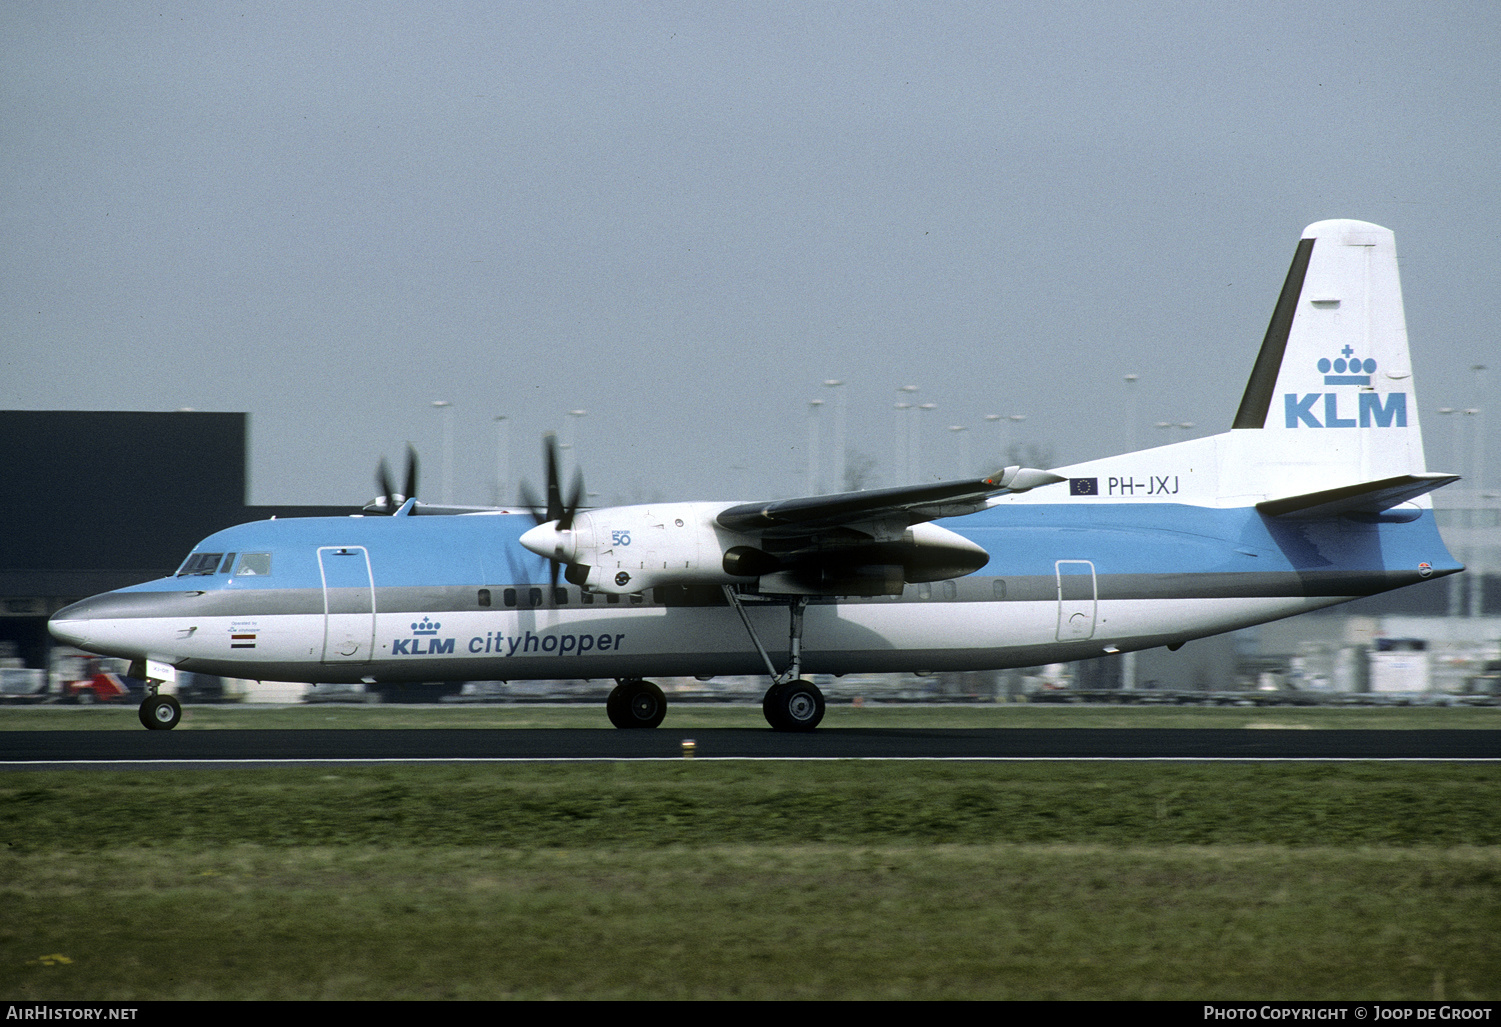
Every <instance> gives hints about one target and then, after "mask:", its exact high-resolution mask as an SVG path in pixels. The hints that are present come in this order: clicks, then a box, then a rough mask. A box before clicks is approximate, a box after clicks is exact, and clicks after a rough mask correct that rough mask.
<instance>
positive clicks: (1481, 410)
mask: <svg viewBox="0 0 1501 1027" xmlns="http://www.w3.org/2000/svg"><path fill="white" fill-rule="evenodd" d="M1470 372H1471V373H1472V374H1473V375H1474V382H1475V404H1474V405H1475V491H1476V492H1477V493H1481V492H1484V491H1485V365H1484V364H1471V365H1470ZM1465 413H1469V411H1468V410H1466V411H1465Z"/></svg>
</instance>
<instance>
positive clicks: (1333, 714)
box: [0, 698, 1501, 731]
mask: <svg viewBox="0 0 1501 1027" xmlns="http://www.w3.org/2000/svg"><path fill="white" fill-rule="evenodd" d="M670 702H671V700H670V698H669V703H670ZM823 726H824V728H826V729H830V730H832V729H837V728H843V727H876V728H933V729H942V728H998V727H1075V728H1122V727H1138V728H1140V727H1170V728H1195V727H1213V728H1288V729H1301V728H1325V729H1350V728H1354V729H1371V728H1378V729H1393V730H1397V729H1405V730H1424V729H1430V728H1450V729H1459V728H1465V729H1476V730H1492V731H1494V730H1501V706H1448V707H1426V706H1396V707H1386V706H1375V707H1370V706H1356V707H1297V708H1280V707H1268V708H1259V707H1243V706H1230V707H1214V706H1208V707H1199V706H1167V707H1157V706H1149V707H1132V706H1093V705H1091V706H1071V705H1070V706H1055V705H1043V704H1036V703H1031V704H1029V703H982V704H975V705H935V706H910V705H878V704H869V705H866V706H863V707H855V706H850V705H831V706H829V708H828V713H827V714H826V716H825V717H824V722H823ZM312 727H316V728H354V729H372V728H418V727H420V728H544V727H561V728H598V729H600V730H604V731H608V730H613V728H611V727H610V722H609V721H608V720H607V719H605V711H604V704H603V703H596V704H583V705H576V706H575V705H567V706H539V705H514V706H512V705H504V706H502V705H473V706H470V705H432V706H408V705H401V704H392V705H385V706H381V705H372V706H365V705H335V704H311V705H294V706H257V707H237V706H232V705H222V706H194V705H189V706H187V707H185V708H184V710H183V719H182V723H181V724H180V725H179V726H178V727H177V728H176V730H178V731H205V730H215V729H221V728H239V729H247V728H248V729H266V730H270V729H279V730H285V729H293V728H312ZM709 727H736V728H742V727H743V728H765V727H766V720H765V718H764V717H762V715H761V708H760V706H759V705H754V704H743V705H721V704H695V703H678V704H675V705H670V706H669V708H668V712H667V720H666V721H665V722H664V724H663V728H664V729H669V730H679V729H685V730H686V729H693V728H709ZM60 730H68V731H77V730H90V731H93V730H98V731H139V730H141V725H140V722H139V721H137V720H136V711H135V707H133V706H130V707H126V706H107V707H105V706H94V707H78V706H12V707H0V731H60Z"/></svg>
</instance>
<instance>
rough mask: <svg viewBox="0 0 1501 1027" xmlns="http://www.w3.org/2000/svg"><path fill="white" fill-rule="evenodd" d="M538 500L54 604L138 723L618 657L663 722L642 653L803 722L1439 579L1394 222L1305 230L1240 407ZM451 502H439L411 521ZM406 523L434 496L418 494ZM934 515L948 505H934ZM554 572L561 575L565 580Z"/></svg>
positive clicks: (249, 531) (617, 673) (423, 520)
mask: <svg viewBox="0 0 1501 1027" xmlns="http://www.w3.org/2000/svg"><path fill="white" fill-rule="evenodd" d="M547 453H548V471H547V499H546V502H545V504H539V503H533V504H532V506H533V507H534V509H533V510H532V511H531V512H530V513H527V512H519V513H511V512H505V511H488V512H479V513H458V512H456V511H455V510H454V509H453V508H441V507H425V506H422V505H420V504H418V503H417V502H416V501H415V499H412V498H408V497H409V496H410V495H411V494H412V493H414V492H415V480H414V479H415V465H413V466H412V468H411V470H410V471H409V477H408V484H407V495H406V496H403V495H399V494H394V493H393V490H392V489H391V487H390V484H389V480H388V476H387V475H386V473H385V470H384V465H382V471H381V481H382V491H383V492H384V493H385V494H386V495H385V496H384V497H383V498H382V499H380V500H378V501H377V502H376V503H374V504H372V506H371V507H367V511H373V512H382V513H393V512H394V516H356V517H341V518H330V517H314V518H294V519H288V520H271V521H259V522H256V523H252V524H242V525H240V526H238V527H234V528H229V529H227V530H225V531H220V532H217V533H215V534H213V535H210V536H209V537H208V538H206V539H204V540H203V542H201V543H200V544H199V545H198V546H197V547H196V548H195V549H194V550H193V552H192V553H191V554H190V555H189V556H188V558H187V559H186V561H185V562H184V563H183V565H182V567H181V569H180V570H179V571H178V572H177V573H176V574H174V575H173V576H172V577H169V578H163V579H161V580H159V581H149V582H146V583H145V584H141V585H136V586H133V587H131V588H124V589H120V590H118V591H115V592H110V593H107V594H105V595H100V596H95V597H93V598H92V599H86V600H84V601H82V602H79V603H75V604H73V605H71V606H68V607H67V608H65V609H63V610H60V611H58V612H57V614H56V615H54V616H53V618H52V620H51V624H50V627H51V631H52V634H53V635H54V636H56V637H57V638H58V639H60V640H61V641H64V642H67V643H70V644H72V645H76V646H78V647H80V648H82V649H87V650H89V651H92V652H96V653H102V654H105V655H109V656H121V657H128V658H130V659H131V660H133V661H137V662H136V664H135V672H136V673H137V675H138V676H142V677H145V678H147V680H148V684H149V685H150V691H151V694H150V696H149V697H148V699H147V700H146V701H145V703H143V705H142V706H141V721H142V723H144V724H145V725H146V726H147V727H149V728H154V729H166V728H171V727H173V726H175V725H176V724H177V722H178V720H179V718H180V717H181V710H180V708H179V707H178V704H177V701H176V699H174V698H173V697H172V696H171V695H170V694H168V692H169V691H170V689H168V690H166V691H158V687H157V686H159V685H160V684H163V683H167V682H171V681H172V680H173V675H174V674H175V673H176V672H177V671H197V672H202V673H208V674H221V675H228V676H234V677H242V678H257V679H272V680H281V681H309V682H312V681H320V682H359V681H363V682H367V683H374V682H401V681H408V682H410V681H434V680H447V681H454V680H475V679H499V680H519V679H520V680H524V679H529V678H531V679H535V678H553V679H556V678H614V679H615V680H616V681H617V686H616V687H615V689H614V691H613V692H611V694H610V698H609V701H608V703H607V710H608V713H609V717H610V720H611V721H612V722H613V723H614V724H615V726H617V727H622V728H631V727H640V728H649V727H655V726H657V725H658V724H660V723H661V722H662V718H663V716H664V714H665V713H666V701H665V700H664V698H663V695H662V692H661V690H660V689H659V688H658V687H657V686H656V685H654V684H652V683H651V682H650V681H648V680H646V679H647V678H648V677H651V676H659V675H684V676H686V675H698V676H712V675H728V674H759V673H762V672H763V671H764V672H765V673H766V674H768V675H769V676H770V678H771V685H770V688H769V689H768V690H767V692H766V697H765V700H764V701H763V708H764V710H765V714H766V719H767V721H769V722H770V724H771V726H772V727H773V728H776V729H778V730H784V731H798V730H811V729H812V728H814V727H815V726H816V725H817V724H818V722H819V720H820V719H821V718H822V716H823V712H824V699H823V696H822V694H821V693H820V692H819V690H818V688H817V687H815V686H814V685H813V683H812V682H810V681H808V680H805V679H804V678H803V675H804V674H805V673H813V674H835V675H838V674H847V673H852V672H879V671H899V672H921V671H957V670H977V669H987V668H1005V667H1024V666H1033V665H1036V664H1043V663H1055V662H1062V661H1068V660H1083V659H1088V658H1090V657H1097V656H1100V655H1102V654H1105V653H1118V652H1129V651H1132V650H1139V649H1147V648H1151V647H1155V646H1167V647H1168V648H1169V649H1176V648H1177V647H1179V646H1181V645H1182V644H1183V643H1184V642H1186V641H1188V640H1190V639H1194V638H1201V637H1203V636H1206V635H1213V634H1216V633H1218V632H1222V631H1230V630H1233V629H1235V628H1241V627H1245V626H1247V625H1251V624H1258V623H1262V622H1264V621H1270V620H1276V619H1278V618H1281V617H1289V616H1292V615H1294V614H1298V613H1303V612H1305V611H1308V610H1315V609H1319V608H1320V607H1325V606H1331V605H1333V604H1335V603H1341V602H1345V601H1348V600H1351V599H1355V598H1358V597H1360V596H1367V595H1371V594H1373V593H1377V592H1384V591H1386V590H1388V589H1393V588H1398V587H1401V586H1403V585H1410V584H1413V583H1414V582H1418V581H1422V580H1424V579H1427V578H1434V577H1440V576H1443V575H1446V574H1453V573H1455V572H1456V571H1459V570H1462V569H1463V568H1462V567H1461V566H1460V565H1459V564H1458V563H1456V562H1455V561H1454V559H1453V557H1451V556H1450V555H1449V552H1448V550H1447V549H1445V547H1444V543H1443V540H1442V539H1440V537H1439V534H1438V531H1437V529H1436V527H1435V525H1434V519H1433V510H1432V502H1431V499H1430V497H1429V496H1428V493H1429V492H1431V491H1432V490H1433V489H1436V488H1438V487H1440V486H1442V485H1446V484H1448V483H1450V482H1452V481H1455V480H1456V479H1457V476H1456V475H1452V474H1438V473H1432V472H1429V471H1428V470H1427V468H1426V466H1425V464H1424V459H1423V441H1422V435H1421V433H1420V431H1419V427H1418V402H1417V393H1416V391H1415V389H1414V385H1413V373H1412V364H1411V363H1410V361H1409V359H1408V349H1407V328H1406V322H1405V319H1404V316H1403V312H1402V295H1401V287H1400V284H1399V282H1398V276H1397V252H1396V246H1395V243H1394V241H1393V237H1392V233H1391V232H1390V231H1388V230H1387V229H1385V228H1380V227H1377V226H1376V225H1370V224H1365V223H1363V222H1359V221H1321V222H1319V223H1317V224H1314V225H1310V226H1309V227H1308V229H1307V230H1305V231H1304V233H1303V237H1302V240H1301V241H1300V242H1299V243H1298V247H1297V251H1296V254H1295V256H1294V257H1293V262H1292V267H1291V269H1290V270H1289V272H1288V275H1287V281H1286V284H1285V285H1284V286H1283V288H1282V295H1281V297H1280V298H1279V299H1278V301H1277V306H1276V309H1275V311H1274V312H1273V314H1272V320H1271V325H1270V327H1269V328H1268V329H1267V333H1266V338H1265V340H1264V341H1263V342H1262V345H1261V351H1260V354H1259V355H1258V356H1257V358H1256V363H1255V366H1254V368H1253V369H1252V372H1251V378H1250V382H1249V384H1248V385H1247V386H1246V390H1245V394H1244V397H1243V398H1242V400H1241V403H1240V408H1239V410H1237V412H1236V414H1235V420H1234V422H1233V424H1232V425H1231V429H1230V430H1229V431H1228V432H1225V433H1224V434H1221V435H1216V436H1213V437H1211V438H1204V439H1195V440H1191V441H1187V442H1180V443H1177V444H1175V445H1170V446H1162V447H1159V448H1157V449H1149V450H1144V451H1142V452H1137V453H1128V454H1126V455H1124V456H1117V457H1109V458H1106V459H1101V460H1091V461H1088V462H1086V463H1081V464H1076V465H1074V466H1071V467H1066V468H1060V469H1058V470H1057V471H1056V472H1054V473H1049V472H1047V471H1042V470H1036V469H1030V468H1022V467H1008V468H1006V469H1005V470H1004V471H1000V472H997V473H996V474H995V475H992V476H991V477H988V478H983V479H974V480H969V481H951V482H943V483H939V484H927V485H912V486H906V487H900V488H887V489H876V490H872V491H866V492H853V493H846V494H842V495H829V496H810V497H808V498H804V499H789V500H782V501H778V502H764V503H744V502H687V503H651V504H647V505H645V506H622V507H605V508H597V509H591V510H583V509H580V508H579V499H580V497H581V496H582V494H583V491H582V484H581V482H580V480H579V479H577V478H575V479H574V481H573V483H572V485H571V488H570V495H569V496H568V497H567V499H566V500H565V498H564V496H563V490H562V488H561V485H560V482H559V480H558V471H557V460H556V453H555V449H553V448H549V449H548V451H547ZM428 514H440V515H442V516H425V515H428ZM419 515H423V516H419ZM938 520H943V521H944V522H945V526H942V527H940V526H939V525H938V524H936V523H934V522H935V521H938ZM560 571H561V572H562V577H563V579H564V582H565V584H562V585H560V584H559V583H558V576H559V572H560Z"/></svg>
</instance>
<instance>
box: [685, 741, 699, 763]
mask: <svg viewBox="0 0 1501 1027" xmlns="http://www.w3.org/2000/svg"><path fill="white" fill-rule="evenodd" d="M697 748H698V743H697V742H695V741H694V740H693V739H691V738H685V739H683V759H685V760H691V759H692V758H693V753H694V751H695V750H696V749H697Z"/></svg>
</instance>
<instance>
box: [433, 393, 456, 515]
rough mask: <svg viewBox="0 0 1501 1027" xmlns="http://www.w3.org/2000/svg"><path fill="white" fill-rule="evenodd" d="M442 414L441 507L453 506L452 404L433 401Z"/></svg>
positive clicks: (440, 400) (438, 400) (443, 401)
mask: <svg viewBox="0 0 1501 1027" xmlns="http://www.w3.org/2000/svg"><path fill="white" fill-rule="evenodd" d="M433 406H434V407H435V408H437V409H438V410H440V411H442V413H443V505H444V506H452V505H453V404H452V403H450V402H448V400H446V399H435V400H433Z"/></svg>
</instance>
